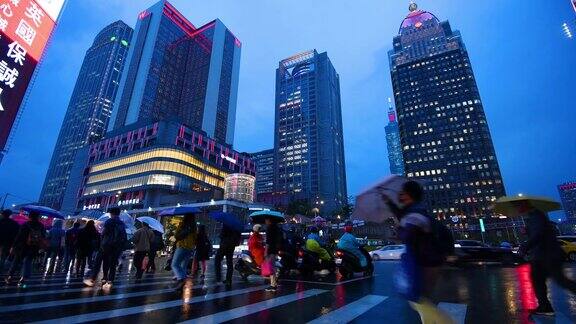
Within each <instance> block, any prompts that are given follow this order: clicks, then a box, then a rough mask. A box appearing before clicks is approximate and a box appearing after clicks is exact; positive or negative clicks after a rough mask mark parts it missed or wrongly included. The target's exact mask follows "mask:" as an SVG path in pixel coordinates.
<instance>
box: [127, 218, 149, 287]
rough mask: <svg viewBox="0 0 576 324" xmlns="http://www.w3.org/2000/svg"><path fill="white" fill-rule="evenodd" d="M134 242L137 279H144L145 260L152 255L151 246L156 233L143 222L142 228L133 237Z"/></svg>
mask: <svg viewBox="0 0 576 324" xmlns="http://www.w3.org/2000/svg"><path fill="white" fill-rule="evenodd" d="M132 241H133V242H134V267H136V279H142V275H143V274H144V270H145V267H147V266H148V265H147V264H146V265H144V259H145V258H146V257H147V256H148V254H149V253H150V246H151V245H152V242H153V241H154V232H153V231H152V230H151V229H150V225H148V223H145V222H142V227H140V228H139V229H138V230H137V231H136V233H134V237H132Z"/></svg>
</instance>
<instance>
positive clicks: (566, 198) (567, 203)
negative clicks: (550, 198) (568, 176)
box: [558, 182, 576, 221]
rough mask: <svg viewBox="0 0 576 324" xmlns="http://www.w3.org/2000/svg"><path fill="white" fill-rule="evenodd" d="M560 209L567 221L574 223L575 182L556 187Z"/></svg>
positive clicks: (575, 212)
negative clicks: (560, 203) (560, 202)
mask: <svg viewBox="0 0 576 324" xmlns="http://www.w3.org/2000/svg"><path fill="white" fill-rule="evenodd" d="M558 192H560V200H561V201H562V208H563V209H564V213H565V214H566V218H567V219H568V220H573V221H576V182H567V183H564V184H561V185H559V186H558Z"/></svg>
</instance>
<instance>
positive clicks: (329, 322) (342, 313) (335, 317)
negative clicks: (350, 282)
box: [308, 295, 388, 324]
mask: <svg viewBox="0 0 576 324" xmlns="http://www.w3.org/2000/svg"><path fill="white" fill-rule="evenodd" d="M387 298H388V297H386V296H377V295H368V296H365V297H362V298H360V299H358V300H356V301H354V302H352V303H350V304H347V305H345V306H343V307H340V308H338V309H335V310H333V311H331V312H330V313H328V314H326V315H323V316H320V317H318V318H317V319H315V320H313V321H310V322H308V324H340V323H348V322H351V321H352V320H354V319H355V318H356V317H358V316H360V315H362V314H364V313H366V312H367V311H369V310H370V309H372V308H373V307H375V306H376V305H378V304H380V303H381V302H383V301H385V300H386V299H387Z"/></svg>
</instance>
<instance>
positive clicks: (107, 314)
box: [33, 285, 266, 324]
mask: <svg viewBox="0 0 576 324" xmlns="http://www.w3.org/2000/svg"><path fill="white" fill-rule="evenodd" d="M264 288H266V286H264V285H262V286H257V287H251V288H245V289H238V290H232V291H226V292H218V293H211V294H206V295H203V296H197V297H192V298H189V299H184V300H181V299H178V300H172V301H167V302H161V303H153V304H146V305H141V306H134V307H127V308H118V309H114V310H110V311H101V312H95V313H88V314H82V315H74V316H68V317H62V318H55V319H51V320H47V321H38V322H33V323H54V324H59V323H82V322H89V321H99V320H105V319H109V318H114V317H120V316H127V315H134V314H140V313H146V312H152V311H156V310H161V309H166V308H171V307H178V306H182V305H184V304H194V303H201V302H205V301H210V300H214V299H219V298H225V297H230V296H236V295H243V294H248V293H251V292H254V291H259V290H262V289H264Z"/></svg>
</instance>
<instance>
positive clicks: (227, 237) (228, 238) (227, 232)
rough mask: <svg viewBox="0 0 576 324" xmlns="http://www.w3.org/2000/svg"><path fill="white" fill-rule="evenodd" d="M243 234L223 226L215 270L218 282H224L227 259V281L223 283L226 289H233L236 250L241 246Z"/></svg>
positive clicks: (215, 260)
mask: <svg viewBox="0 0 576 324" xmlns="http://www.w3.org/2000/svg"><path fill="white" fill-rule="evenodd" d="M241 240H242V233H240V232H239V231H237V230H235V229H233V228H232V227H229V226H227V225H226V224H223V225H222V231H221V232H220V248H219V249H218V252H216V257H215V258H214V268H215V272H216V282H217V283H219V282H220V281H221V280H222V260H223V259H224V258H226V279H225V280H224V281H223V282H224V284H225V285H226V289H230V288H232V275H233V273H234V249H235V248H236V247H237V246H238V245H240V241H241Z"/></svg>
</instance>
